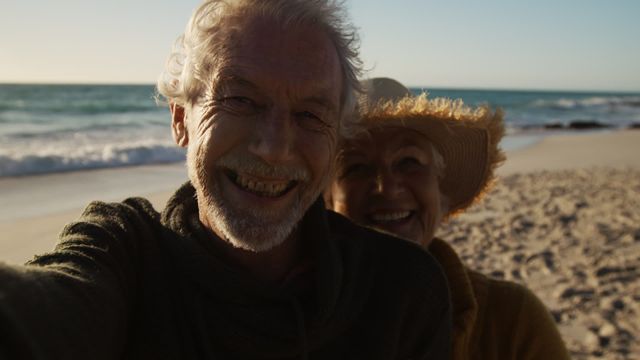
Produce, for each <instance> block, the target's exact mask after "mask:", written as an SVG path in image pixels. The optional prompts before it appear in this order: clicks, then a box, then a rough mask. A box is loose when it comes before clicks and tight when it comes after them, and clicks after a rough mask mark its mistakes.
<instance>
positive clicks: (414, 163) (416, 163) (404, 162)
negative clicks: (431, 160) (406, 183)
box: [397, 156, 422, 170]
mask: <svg viewBox="0 0 640 360" xmlns="http://www.w3.org/2000/svg"><path fill="white" fill-rule="evenodd" d="M397 164H398V167H399V168H400V169H402V170H412V169H415V168H417V167H420V166H422V163H421V162H420V160H418V159H416V158H415V157H413V156H405V157H403V158H402V159H400V160H399V161H398V162H397Z"/></svg>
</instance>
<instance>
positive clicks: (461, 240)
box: [0, 130, 640, 359]
mask: <svg viewBox="0 0 640 360" xmlns="http://www.w3.org/2000/svg"><path fill="white" fill-rule="evenodd" d="M638 154H640V131H633V130H628V131H613V132H599V133H588V134H579V135H575V134H567V135H555V136H550V137H546V138H544V139H543V140H542V141H540V142H539V143H537V144H535V145H533V146H530V147H527V148H525V149H521V150H516V151H512V152H509V153H508V154H507V155H508V159H507V161H506V163H505V164H504V165H503V166H502V167H501V168H500V169H499V175H500V179H499V181H498V182H497V184H496V186H495V187H494V189H493V190H492V191H491V192H490V193H489V194H488V196H487V197H485V199H484V200H483V201H481V202H480V203H478V204H476V205H474V206H473V207H472V208H471V209H470V210H468V211H467V212H466V213H464V214H462V215H461V216H458V217H456V218H454V219H452V220H451V221H450V222H449V223H448V224H447V225H446V226H444V227H443V228H442V229H441V231H440V232H439V234H438V235H439V236H440V237H442V238H443V239H445V240H447V241H449V242H450V243H451V244H452V245H453V246H454V247H455V248H456V249H457V250H458V252H459V253H460V254H461V255H462V257H463V259H464V260H465V261H466V263H467V264H468V265H469V266H470V267H471V268H474V269H477V270H480V271H482V272H485V273H487V274H491V275H492V276H495V277H498V278H505V279H508V280H512V281H516V282H519V283H522V284H525V285H526V286H528V287H529V288H531V289H532V290H533V291H534V292H535V293H536V294H538V296H539V297H540V298H541V299H542V300H543V301H544V303H545V304H546V305H547V306H548V307H549V308H550V310H551V311H552V313H553V315H554V316H555V318H556V320H557V321H558V326H559V328H560V330H561V333H562V335H563V337H564V339H565V341H566V342H567V345H568V347H569V348H570V350H571V352H572V354H573V356H574V358H576V359H587V358H606V359H632V358H637V356H640V325H639V324H640V280H639V279H640V156H638ZM185 180H186V174H185V169H184V166H183V165H181V164H173V165H164V166H147V167H132V168H120V169H109V170H99V171H83V172H77V173H62V174H56V175H45V176H31V177H19V178H7V179H3V180H0V199H1V202H2V206H1V207H0V261H5V262H9V263H22V262H24V261H26V260H28V259H30V258H31V257H32V256H33V255H34V254H39V253H43V252H46V251H48V250H50V249H52V247H53V246H54V244H55V241H56V235H57V233H58V232H59V231H60V230H61V229H62V227H63V225H64V224H65V223H67V222H69V221H71V220H73V219H74V218H76V217H77V216H78V215H79V214H80V212H81V210H82V208H83V207H84V206H85V205H86V204H87V203H88V202H89V201H90V200H103V201H119V200H122V199H125V198H127V197H130V196H145V197H147V198H149V199H151V200H152V203H153V204H154V206H155V207H156V209H157V210H161V209H162V207H163V205H164V202H165V201H166V199H167V198H168V197H169V195H170V194H171V192H172V190H174V189H176V188H177V186H178V185H179V184H180V183H182V182H183V181H185Z"/></svg>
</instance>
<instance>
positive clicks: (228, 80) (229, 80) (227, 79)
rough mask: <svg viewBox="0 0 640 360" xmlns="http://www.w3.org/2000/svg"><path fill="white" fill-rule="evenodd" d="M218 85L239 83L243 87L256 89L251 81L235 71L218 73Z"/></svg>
mask: <svg viewBox="0 0 640 360" xmlns="http://www.w3.org/2000/svg"><path fill="white" fill-rule="evenodd" d="M217 83H218V86H223V87H224V86H229V85H240V86H245V87H250V88H252V89H258V86H257V85H256V84H254V83H252V82H251V81H249V80H247V79H245V78H244V77H242V75H239V74H237V73H226V74H225V73H223V74H220V76H219V78H218V81H217Z"/></svg>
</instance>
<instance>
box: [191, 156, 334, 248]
mask: <svg viewBox="0 0 640 360" xmlns="http://www.w3.org/2000/svg"><path fill="white" fill-rule="evenodd" d="M191 148H192V147H189V151H188V152H187V166H188V170H189V178H190V179H191V183H192V184H193V186H194V187H195V189H196V194H197V196H198V203H199V205H200V206H202V205H205V206H206V208H207V211H206V216H207V219H208V221H209V222H210V225H211V226H213V227H214V228H215V229H214V230H215V231H216V232H218V233H219V234H221V235H222V236H223V238H224V240H226V241H228V242H229V243H231V244H232V245H233V246H235V247H237V248H241V249H244V250H248V251H253V252H263V251H267V250H270V249H272V248H274V247H276V246H278V245H280V244H282V243H283V242H284V241H285V240H286V239H287V238H288V237H289V236H290V235H291V233H292V232H293V230H294V229H295V228H296V226H297V225H298V223H299V222H300V220H301V219H302V217H303V216H304V214H305V213H306V211H307V210H308V209H309V207H310V206H311V205H312V204H313V202H314V201H315V200H316V199H317V198H318V196H319V195H320V193H321V189H322V186H323V184H325V183H326V182H327V181H328V178H329V173H328V172H327V173H326V174H324V175H323V176H324V177H323V179H322V181H320V182H319V184H318V186H317V188H315V189H312V188H304V186H309V185H310V182H309V175H308V170H307V169H304V170H302V171H304V173H305V174H307V175H306V179H307V180H306V181H300V182H299V184H298V185H297V187H301V188H300V189H293V191H297V193H298V194H297V195H298V196H297V197H296V199H295V200H294V202H293V204H292V206H291V207H290V208H288V209H286V210H283V211H282V212H280V213H275V212H272V211H268V210H266V209H261V208H250V209H243V208H240V207H238V206H237V205H236V204H233V203H231V202H225V197H224V195H223V193H222V189H221V188H220V182H221V181H223V179H222V177H223V176H225V175H224V174H223V173H222V171H216V172H215V173H209V172H208V170H210V171H215V170H214V169H207V168H206V166H205V165H204V161H203V160H202V159H201V158H200V159H199V157H198V155H197V152H198V151H197V150H195V149H194V150H193V151H192V150H191ZM193 148H195V146H194V147H193ZM226 156H230V157H233V158H234V159H232V162H234V161H237V160H238V156H234V155H226ZM226 156H225V157H226ZM198 160H200V161H198ZM221 161H222V162H224V161H225V159H224V157H223V158H221V159H218V161H217V163H220V162H221ZM254 161H260V160H259V159H255V160H249V161H248V162H249V163H251V162H254ZM240 162H245V161H240ZM216 165H218V164H216ZM261 166H262V167H264V166H265V165H261ZM258 167H260V166H258Z"/></svg>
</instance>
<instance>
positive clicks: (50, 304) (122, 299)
mask: <svg viewBox="0 0 640 360" xmlns="http://www.w3.org/2000/svg"><path fill="white" fill-rule="evenodd" d="M154 223H157V213H155V211H153V209H152V207H151V205H150V204H148V202H146V201H141V200H127V201H125V202H124V203H122V204H105V203H99V202H96V203H92V204H90V205H89V206H88V207H87V209H85V211H84V213H83V214H82V216H81V218H80V219H79V221H78V222H75V223H72V224H70V225H68V226H67V227H65V229H64V230H63V232H62V233H61V235H60V242H59V244H58V245H57V246H56V248H55V250H54V251H53V252H52V253H49V254H46V255H42V256H38V257H36V258H35V259H34V260H32V261H30V262H29V263H28V264H27V265H25V266H8V265H3V264H0V335H2V336H0V355H2V356H4V357H3V358H9V359H11V358H32V359H62V358H64V359H89V358H91V359H114V358H119V357H120V355H121V353H122V350H123V346H124V343H125V339H126V334H127V327H128V324H127V320H128V318H129V316H128V313H129V312H130V311H131V307H132V304H133V303H134V302H135V298H136V294H135V292H136V291H135V289H136V287H137V271H136V267H137V266H138V265H137V264H138V261H137V256H138V255H137V254H138V252H139V244H140V243H141V241H144V239H145V238H149V237H150V236H152V234H153V231H154V230H153V224H154Z"/></svg>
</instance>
